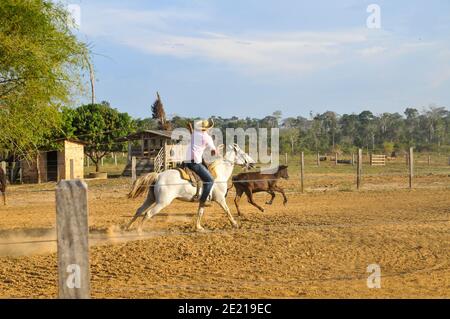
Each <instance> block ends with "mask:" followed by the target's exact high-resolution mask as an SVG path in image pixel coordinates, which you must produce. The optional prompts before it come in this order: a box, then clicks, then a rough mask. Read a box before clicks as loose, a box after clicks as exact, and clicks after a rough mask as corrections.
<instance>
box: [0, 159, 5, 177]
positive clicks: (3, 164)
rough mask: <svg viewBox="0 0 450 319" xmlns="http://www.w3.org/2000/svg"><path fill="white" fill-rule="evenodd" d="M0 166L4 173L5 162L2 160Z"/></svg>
mask: <svg viewBox="0 0 450 319" xmlns="http://www.w3.org/2000/svg"><path fill="white" fill-rule="evenodd" d="M0 167H1V168H2V170H3V172H4V173H5V174H6V162H5V161H3V162H2V163H1V166H0Z"/></svg>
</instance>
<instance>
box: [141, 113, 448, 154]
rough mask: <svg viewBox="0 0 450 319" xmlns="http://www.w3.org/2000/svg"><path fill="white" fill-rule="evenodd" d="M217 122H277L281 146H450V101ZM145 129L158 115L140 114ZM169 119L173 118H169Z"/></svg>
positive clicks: (180, 123)
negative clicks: (143, 116)
mask: <svg viewBox="0 0 450 319" xmlns="http://www.w3.org/2000/svg"><path fill="white" fill-rule="evenodd" d="M212 118H213V119H214V122H215V126H216V127H218V128H221V129H223V130H225V129H226V128H238V127H241V128H244V129H246V128H274V127H277V128H279V129H280V150H281V152H288V153H297V152H299V151H300V150H301V151H310V152H323V153H324V152H352V151H354V150H355V149H356V148H364V149H366V150H368V151H377V152H384V153H386V154H391V153H392V152H393V151H403V150H406V149H408V148H409V147H411V146H413V147H415V148H416V150H417V151H426V152H449V151H450V112H449V110H448V109H447V108H445V107H439V106H429V107H428V108H422V109H421V110H419V109H417V108H412V107H410V108H406V109H405V111H404V112H403V114H400V113H382V114H374V113H372V112H371V111H363V112H361V113H359V114H342V115H339V114H337V113H335V112H332V111H327V112H324V113H322V114H315V115H311V116H310V118H305V117H302V116H297V117H287V118H283V116H282V112H281V111H276V112H274V113H273V114H271V115H268V116H266V117H264V118H262V119H257V118H250V117H246V118H238V117H231V118H223V117H220V116H213V117H212ZM193 120H194V118H185V117H181V116H173V117H172V118H171V119H170V120H168V121H166V123H167V122H169V123H170V126H171V127H174V128H176V127H185V126H186V124H187V122H188V121H193ZM135 123H136V127H137V128H139V129H158V128H160V127H161V125H160V123H159V120H158V119H157V117H156V116H155V118H147V119H137V120H135ZM166 125H167V124H166Z"/></svg>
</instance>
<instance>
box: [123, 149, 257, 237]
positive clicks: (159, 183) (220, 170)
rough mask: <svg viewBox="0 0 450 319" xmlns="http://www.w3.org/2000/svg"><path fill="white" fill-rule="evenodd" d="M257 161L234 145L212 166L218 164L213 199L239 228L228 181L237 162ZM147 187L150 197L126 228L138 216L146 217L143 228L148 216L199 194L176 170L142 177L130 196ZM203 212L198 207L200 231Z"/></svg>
mask: <svg viewBox="0 0 450 319" xmlns="http://www.w3.org/2000/svg"><path fill="white" fill-rule="evenodd" d="M221 148H222V146H221V147H219V149H221ZM254 163H255V161H254V160H253V159H252V158H251V157H250V156H249V155H247V154H246V153H245V152H244V151H242V150H241V149H240V148H239V146H238V145H237V144H233V145H229V146H228V147H227V152H226V154H225V156H224V157H223V158H219V159H217V160H216V161H214V162H213V164H212V166H214V167H215V172H216V175H217V178H216V179H215V180H214V185H213V189H212V190H211V194H210V196H211V200H212V201H215V202H217V203H218V204H219V205H220V207H222V209H223V210H224V211H225V213H226V214H227V216H228V219H229V220H230V222H231V224H232V225H233V226H234V227H238V224H237V223H236V221H235V220H234V218H233V216H232V215H231V212H230V209H229V208H228V206H227V203H226V200H225V196H226V194H227V182H228V180H229V178H230V177H231V174H232V173H233V168H234V165H235V164H237V165H240V166H244V167H247V168H249V167H252V166H253V164H254ZM147 190H148V195H147V199H146V200H145V202H144V204H142V206H141V207H139V208H138V210H137V211H136V214H135V215H134V216H133V218H132V219H131V221H130V223H129V224H128V226H127V229H130V227H131V225H132V224H133V223H134V221H135V220H136V219H137V218H138V217H139V216H143V218H142V221H141V224H140V225H139V227H138V229H139V231H140V230H141V229H142V226H143V224H144V222H145V221H146V220H147V219H150V218H152V217H153V216H155V215H156V214H158V213H159V212H161V210H162V209H164V208H165V207H167V206H168V205H169V204H170V203H171V202H172V201H173V200H174V199H179V200H183V201H192V198H193V197H194V196H195V194H196V187H194V186H192V184H191V183H190V182H188V181H186V180H184V179H182V178H181V176H180V172H178V171H177V170H173V169H171V170H167V171H164V172H162V173H155V172H153V173H149V174H147V175H144V176H142V177H140V178H139V179H137V180H136V181H135V182H134V184H133V187H132V189H131V191H130V193H129V194H128V198H136V197H138V196H139V195H141V194H143V193H145V191H147ZM203 212H204V208H199V209H198V215H197V221H196V224H195V228H196V230H197V231H204V228H203V227H202V225H201V219H202V216H203Z"/></svg>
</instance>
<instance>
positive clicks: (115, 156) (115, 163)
mask: <svg viewBox="0 0 450 319" xmlns="http://www.w3.org/2000/svg"><path fill="white" fill-rule="evenodd" d="M114 165H115V166H117V154H116V153H114Z"/></svg>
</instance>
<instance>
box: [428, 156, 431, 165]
mask: <svg viewBox="0 0 450 319" xmlns="http://www.w3.org/2000/svg"><path fill="white" fill-rule="evenodd" d="M428 166H431V156H430V155H428Z"/></svg>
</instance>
